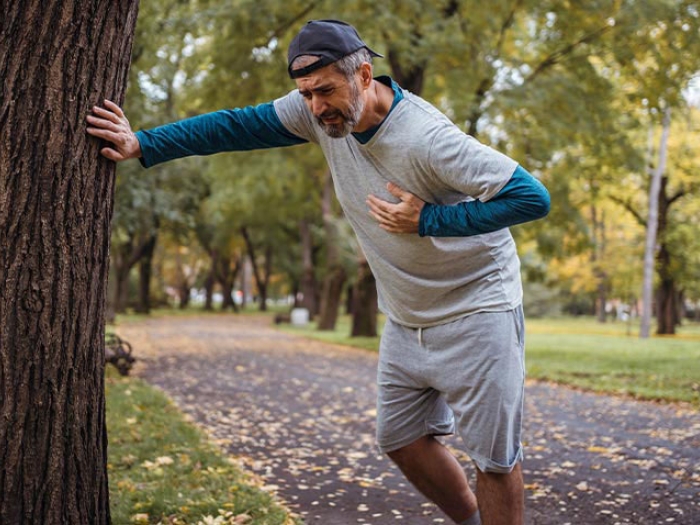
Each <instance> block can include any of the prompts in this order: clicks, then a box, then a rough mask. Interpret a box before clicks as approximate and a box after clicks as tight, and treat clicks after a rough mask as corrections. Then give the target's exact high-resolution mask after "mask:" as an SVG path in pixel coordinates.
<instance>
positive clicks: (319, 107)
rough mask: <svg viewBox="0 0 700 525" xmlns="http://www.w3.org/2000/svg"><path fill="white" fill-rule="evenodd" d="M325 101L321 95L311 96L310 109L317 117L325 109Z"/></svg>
mask: <svg viewBox="0 0 700 525" xmlns="http://www.w3.org/2000/svg"><path fill="white" fill-rule="evenodd" d="M326 107H327V104H326V101H325V100H323V99H322V98H321V97H313V98H312V99H311V111H312V113H313V114H314V115H316V116H317V117H318V116H320V115H321V114H322V113H323V112H324V111H325V110H326Z"/></svg>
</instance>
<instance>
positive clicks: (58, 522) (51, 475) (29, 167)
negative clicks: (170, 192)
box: [0, 0, 138, 525]
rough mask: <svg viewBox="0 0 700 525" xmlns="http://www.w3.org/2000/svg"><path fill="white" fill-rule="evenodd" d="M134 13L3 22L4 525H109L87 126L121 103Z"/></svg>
mask: <svg viewBox="0 0 700 525" xmlns="http://www.w3.org/2000/svg"><path fill="white" fill-rule="evenodd" d="M137 10H138V2H137V1H120V2H114V1H111V0H102V1H98V0H94V1H91V2H75V1H67V0H45V1H41V2H40V1H38V0H15V1H13V2H3V10H2V17H0V78H2V84H1V85H0V129H2V130H3V131H2V133H0V246H1V247H2V248H1V249H0V465H2V468H0V523H3V524H7V525H18V524H35V523H36V524H42V525H63V524H87V523H90V524H97V525H102V524H108V523H109V522H110V513H109V493H108V487H107V435H106V427H105V398H104V315H105V296H106V287H107V274H108V265H109V260H108V257H109V248H110V220H111V218H112V210H113V203H114V169H115V165H114V163H113V162H110V161H108V160H106V159H104V158H102V157H100V155H99V149H100V146H101V145H100V144H99V141H97V140H94V139H91V138H88V135H87V134H86V132H85V128H86V124H85V116H86V115H87V114H88V113H89V111H90V108H91V107H92V106H94V105H96V104H100V103H101V102H102V100H103V99H104V98H109V99H111V100H114V101H116V102H117V103H120V104H121V103H122V102H123V95H124V90H125V88H126V80H127V73H128V69H129V57H130V54H131V42H132V38H133V34H134V25H135V23H136V13H137Z"/></svg>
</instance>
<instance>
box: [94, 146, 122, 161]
mask: <svg viewBox="0 0 700 525" xmlns="http://www.w3.org/2000/svg"><path fill="white" fill-rule="evenodd" d="M100 153H102V155H103V156H105V157H107V158H108V159H109V160H113V161H114V162H120V161H122V160H124V159H125V157H124V155H122V154H121V153H119V152H118V151H117V150H115V149H112V148H102V149H101V150H100Z"/></svg>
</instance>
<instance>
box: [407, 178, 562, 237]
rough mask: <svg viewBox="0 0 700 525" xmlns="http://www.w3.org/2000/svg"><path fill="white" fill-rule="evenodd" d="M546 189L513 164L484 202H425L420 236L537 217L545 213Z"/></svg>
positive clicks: (463, 232)
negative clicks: (509, 173) (510, 172)
mask: <svg viewBox="0 0 700 525" xmlns="http://www.w3.org/2000/svg"><path fill="white" fill-rule="evenodd" d="M550 205H551V203H550V197H549V192H548V191H547V189H546V188H545V187H544V185H543V184H542V183H541V182H540V181H538V180H537V179H536V178H535V177H533V176H532V175H530V173H528V172H527V171H526V170H525V169H524V168H522V167H521V166H517V168H516V169H515V172H514V173H513V175H512V176H511V178H510V180H509V181H508V182H507V183H506V185H505V186H504V187H503V188H502V189H501V190H500V191H499V192H498V193H497V194H496V195H495V196H494V197H493V198H491V199H489V200H488V201H486V202H483V201H481V200H473V201H468V202H461V203H459V204H455V205H451V206H450V205H439V204H431V203H426V204H425V206H423V209H422V210H421V215H420V222H419V225H418V233H419V235H420V236H421V237H424V236H431V237H466V236H470V235H479V234H482V233H489V232H492V231H496V230H500V229H502V228H507V227H509V226H514V225H516V224H521V223H524V222H528V221H533V220H536V219H541V218H543V217H545V216H546V215H547V214H548V213H549V209H550Z"/></svg>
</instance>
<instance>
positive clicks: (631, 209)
mask: <svg viewBox="0 0 700 525" xmlns="http://www.w3.org/2000/svg"><path fill="white" fill-rule="evenodd" d="M609 198H610V200H611V201H613V202H616V203H617V204H620V205H621V206H622V207H623V208H625V209H626V210H627V211H628V212H630V213H631V214H632V216H634V218H635V219H637V222H638V223H639V224H640V225H641V226H643V227H644V228H646V227H647V221H646V219H645V218H644V217H642V215H641V214H640V213H639V212H638V211H637V210H636V209H635V208H634V206H633V205H632V202H631V201H629V200H623V199H621V198H620V197H615V196H613V195H610V197H609Z"/></svg>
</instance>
